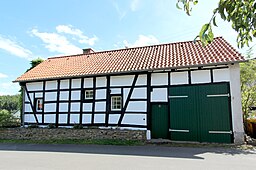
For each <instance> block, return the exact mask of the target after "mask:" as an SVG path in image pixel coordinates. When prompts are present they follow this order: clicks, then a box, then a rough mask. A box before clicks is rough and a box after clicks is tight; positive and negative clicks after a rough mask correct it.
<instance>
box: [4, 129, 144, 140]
mask: <svg viewBox="0 0 256 170" xmlns="http://www.w3.org/2000/svg"><path fill="white" fill-rule="evenodd" d="M0 139H24V140H26V139H28V140H29V139H32V140H49V139H118V140H141V141H144V140H146V131H142V130H119V129H67V128H56V129H47V128H0Z"/></svg>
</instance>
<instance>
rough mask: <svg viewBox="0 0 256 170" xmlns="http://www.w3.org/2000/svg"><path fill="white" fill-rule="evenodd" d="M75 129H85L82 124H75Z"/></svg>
mask: <svg viewBox="0 0 256 170" xmlns="http://www.w3.org/2000/svg"><path fill="white" fill-rule="evenodd" d="M73 128H74V129H83V128H84V127H83V125H81V124H74V126H73Z"/></svg>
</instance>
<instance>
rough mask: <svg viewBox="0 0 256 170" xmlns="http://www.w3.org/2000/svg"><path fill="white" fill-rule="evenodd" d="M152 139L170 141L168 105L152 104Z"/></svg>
mask: <svg viewBox="0 0 256 170" xmlns="http://www.w3.org/2000/svg"><path fill="white" fill-rule="evenodd" d="M151 111H152V112H151V113H152V114H151V123H152V124H151V125H152V127H151V137H152V138H153V139H157V138H162V139H168V138H169V137H168V121H169V119H168V104H167V103H152V104H151Z"/></svg>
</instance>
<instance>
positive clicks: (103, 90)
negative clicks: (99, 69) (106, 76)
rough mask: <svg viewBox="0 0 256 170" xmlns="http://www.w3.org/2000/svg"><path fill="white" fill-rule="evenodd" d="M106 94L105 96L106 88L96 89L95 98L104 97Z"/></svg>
mask: <svg viewBox="0 0 256 170" xmlns="http://www.w3.org/2000/svg"><path fill="white" fill-rule="evenodd" d="M106 96H107V90H106V89H100V90H96V99H106Z"/></svg>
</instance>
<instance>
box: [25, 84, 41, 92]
mask: <svg viewBox="0 0 256 170" xmlns="http://www.w3.org/2000/svg"><path fill="white" fill-rule="evenodd" d="M26 85H27V89H28V91H38V90H43V82H35V83H27V84H26Z"/></svg>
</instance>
